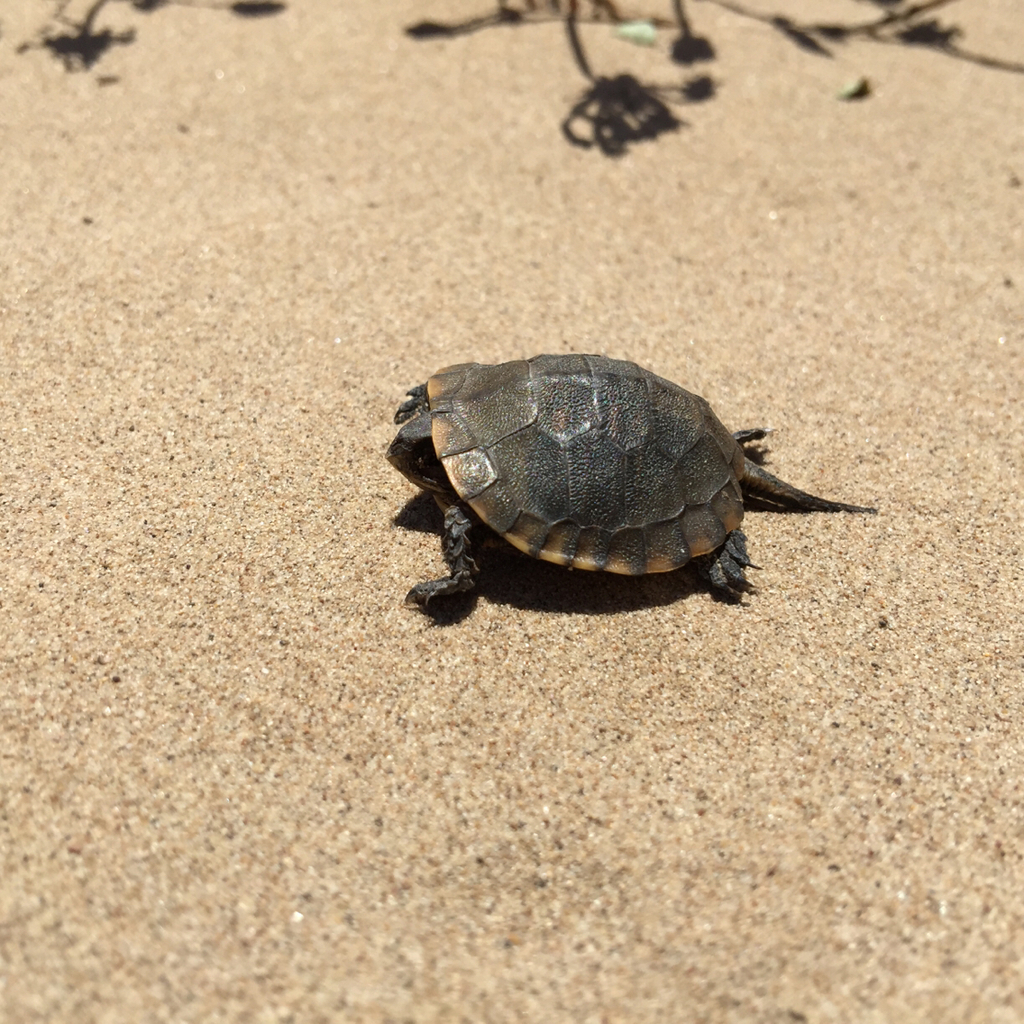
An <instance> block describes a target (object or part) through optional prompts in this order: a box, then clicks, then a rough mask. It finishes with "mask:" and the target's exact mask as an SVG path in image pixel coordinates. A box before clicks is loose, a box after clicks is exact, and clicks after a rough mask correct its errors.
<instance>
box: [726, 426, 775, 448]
mask: <svg viewBox="0 0 1024 1024" xmlns="http://www.w3.org/2000/svg"><path fill="white" fill-rule="evenodd" d="M771 432H772V428H771V427H748V428H747V429H746V430H737V431H736V432H735V433H734V434H733V435H732V436H733V437H734V438H735V439H736V440H737V441H739V443H740V444H750V443H751V442H752V441H763V440H764V439H765V438H766V437H767V436H768V435H769V434H770V433H771Z"/></svg>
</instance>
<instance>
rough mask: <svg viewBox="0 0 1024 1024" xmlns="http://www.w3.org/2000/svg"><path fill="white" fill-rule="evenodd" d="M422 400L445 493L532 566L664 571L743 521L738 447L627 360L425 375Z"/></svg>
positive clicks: (560, 360)
mask: <svg viewBox="0 0 1024 1024" xmlns="http://www.w3.org/2000/svg"><path fill="white" fill-rule="evenodd" d="M427 396H428V398H429V402H430V411H431V431H432V439H433V443H434V449H435V451H436V453H437V456H438V458H439V459H440V460H441V463H442V464H443V465H444V468H445V471H446V473H447V475H448V479H449V480H450V481H451V484H452V487H453V488H454V489H455V491H456V492H457V493H458V495H459V497H460V498H462V499H463V500H464V501H465V502H466V503H467V504H468V505H469V506H470V507H471V508H472V509H473V511H474V512H476V514H477V515H478V516H479V517H480V518H481V519H482V520H483V521H484V522H485V523H486V524H487V525H488V526H490V527H491V528H492V529H493V530H495V531H496V532H497V533H499V534H501V535H502V536H503V537H505V538H506V540H508V541H509V542H510V543H512V544H514V545H515V546H516V547H517V548H519V549H520V550H522V551H524V552H526V554H528V555H532V556H534V557H535V558H543V559H546V560H547V561H549V562H557V563H559V564H560V565H571V566H574V567H575V568H578V569H603V570H606V571H608V572H617V573H625V574H628V575H640V574H643V573H648V572H668V571H669V570H672V569H676V568H678V567H679V566H681V565H684V564H685V563H686V562H688V561H689V560H690V559H691V558H692V557H694V556H696V555H702V554H706V553H708V552H710V551H714V550H715V549H716V548H717V547H718V546H719V545H720V544H721V543H722V541H723V540H725V537H726V535H727V534H728V533H730V532H731V531H732V530H735V529H736V527H738V526H739V524H740V521H741V520H742V519H743V498H742V494H741V491H740V486H739V479H740V478H741V477H742V476H743V470H744V456H743V449H742V448H741V447H740V445H739V444H738V443H737V442H736V441H735V440H734V439H733V437H732V435H731V434H730V433H729V431H728V430H726V429H725V427H724V426H722V424H721V423H720V422H719V420H718V417H717V416H715V414H714V413H713V412H712V411H711V407H710V406H709V405H708V403H707V402H706V401H705V400H704V399H703V398H700V397H699V396H698V395H693V394H690V392H689V391H685V390H683V388H681V387H679V386H678V385H676V384H673V383H671V382H670V381H667V380H663V379H662V378H661V377H657V376H655V375H654V374H653V373H649V372H648V371H647V370H644V369H642V368H641V367H639V366H637V365H636V364H635V363H630V362H626V361H624V360H621V359H607V358H605V357H604V356H592V355H568V356H537V357H535V358H533V359H530V360H522V361H519V362H512V363H502V364H500V365H498V366H484V365H481V364H479V363H461V364H459V365H457V366H449V367H447V368H446V369H444V370H441V371H440V372H439V373H437V374H435V375H434V376H433V377H431V378H430V380H429V381H428V382H427Z"/></svg>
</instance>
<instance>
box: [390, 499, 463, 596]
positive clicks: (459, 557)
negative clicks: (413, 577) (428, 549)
mask: <svg viewBox="0 0 1024 1024" xmlns="http://www.w3.org/2000/svg"><path fill="white" fill-rule="evenodd" d="M472 527H473V523H472V522H471V521H470V518H469V516H468V515H466V510H465V509H464V508H463V507H462V506H461V505H449V506H448V509H447V511H446V512H445V514H444V537H443V538H442V540H441V553H442V554H443V555H444V560H445V561H446V562H447V563H448V568H449V569H450V570H451V576H446V577H444V578H443V579H439V580H428V581H427V582H426V583H417V584H416V586H415V587H413V588H412V590H410V591H409V593H408V594H406V596H405V603H406V604H407V605H408V606H410V607H415V608H426V607H427V605H428V604H429V603H430V602H431V600H433V598H435V597H441V596H443V595H445V594H458V593H459V592H460V591H463V590H472V589H473V587H474V586H476V576H477V573H478V572H479V571H480V568H479V566H478V565H477V564H476V561H475V560H474V559H473V556H472V554H471V546H470V543H469V531H470V530H471V529H472Z"/></svg>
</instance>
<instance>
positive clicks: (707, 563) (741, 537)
mask: <svg viewBox="0 0 1024 1024" xmlns="http://www.w3.org/2000/svg"><path fill="white" fill-rule="evenodd" d="M693 561H694V564H695V565H696V566H697V572H699V573H700V574H701V576H703V577H704V579H705V580H707V581H708V583H710V584H711V589H712V592H713V593H714V594H715V596H716V597H722V598H725V600H727V601H738V600H739V599H740V596H741V593H742V590H743V589H744V588H745V587H747V586H749V585H750V581H749V580H748V579H747V574H746V573H745V572H744V569H747V568H750V569H756V568H757V566H756V565H754V563H753V562H752V561H751V560H750V558H749V556H748V555H747V538H746V535H745V534H744V533H743V531H742V530H733V531H732V533H730V534H729V536H728V537H726V538H725V543H724V544H723V545H722V546H721V547H720V548H719V549H718V550H717V551H712V552H711V554H709V555H699V556H698V557H697V558H695V559H694V560H693Z"/></svg>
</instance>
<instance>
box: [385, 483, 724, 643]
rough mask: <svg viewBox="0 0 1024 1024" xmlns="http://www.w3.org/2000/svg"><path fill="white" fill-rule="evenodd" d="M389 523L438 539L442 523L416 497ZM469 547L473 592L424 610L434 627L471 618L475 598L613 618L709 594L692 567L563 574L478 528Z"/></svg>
mask: <svg viewBox="0 0 1024 1024" xmlns="http://www.w3.org/2000/svg"><path fill="white" fill-rule="evenodd" d="M392 523H393V524H394V525H395V526H397V527H399V528H400V529H404V530H414V531H416V532H418V533H430V534H434V535H435V536H437V537H438V538H439V539H440V536H441V533H442V530H443V527H444V517H443V516H442V514H441V510H440V509H439V508H438V507H437V504H436V502H435V501H434V499H433V498H432V497H430V495H428V494H426V493H423V492H421V493H419V494H417V495H414V496H413V497H412V498H410V499H409V501H407V502H406V504H405V506H404V507H403V508H402V509H401V511H400V512H399V513H398V514H397V515H396V516H395V517H394V519H393V520H392ZM473 545H474V548H473V556H474V558H475V559H476V560H477V563H478V564H479V566H480V575H479V576H478V577H477V582H476V586H475V587H474V588H473V590H470V591H467V592H466V593H462V594H452V595H450V596H448V597H444V598H441V599H439V600H435V601H434V602H433V603H432V604H430V605H428V606H427V607H426V608H425V609H424V612H425V613H426V614H427V615H428V616H429V617H430V618H431V619H432V620H433V621H434V624H435V625H438V626H450V625H454V624H456V623H459V622H461V621H462V620H463V619H465V618H467V617H468V616H469V615H470V614H472V612H473V610H474V609H475V607H476V602H477V600H478V598H480V597H483V598H485V599H486V600H487V601H489V602H490V603H491V604H498V605H509V606H511V607H514V608H521V609H524V610H526V611H540V612H555V613H561V614H568V615H619V614H621V613H623V612H634V611H640V610H642V609H644V608H656V607H660V606H663V605H669V604H674V603H675V602H677V601H679V600H685V599H686V598H688V597H690V596H691V595H693V594H708V593H709V588H708V585H707V583H705V582H704V581H703V580H702V579H701V578H700V576H699V575H698V574H697V572H696V570H695V569H694V568H693V567H692V566H684V567H683V568H682V569H677V570H676V571H674V572H667V573H652V574H650V575H647V576H621V575H618V574H616V573H608V572H587V571H585V570H573V569H566V568H565V567H564V566H561V565H555V564H553V563H551V562H544V561H541V560H540V559H535V558H530V557H528V556H527V555H524V554H523V553H522V552H520V551H518V550H517V549H516V548H514V547H512V545H511V544H509V543H507V542H506V541H504V540H502V538H501V537H499V536H498V535H497V534H495V533H493V532H492V531H490V530H488V529H487V528H486V527H483V526H478V527H477V528H476V529H475V530H474V535H473ZM439 546H440V543H439Z"/></svg>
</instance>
